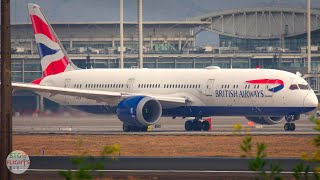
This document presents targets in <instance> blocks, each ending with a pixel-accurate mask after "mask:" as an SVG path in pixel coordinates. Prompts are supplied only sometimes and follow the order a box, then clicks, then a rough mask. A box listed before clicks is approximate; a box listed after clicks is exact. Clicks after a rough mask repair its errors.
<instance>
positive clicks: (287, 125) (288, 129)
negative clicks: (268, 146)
mask: <svg viewBox="0 0 320 180" xmlns="http://www.w3.org/2000/svg"><path fill="white" fill-rule="evenodd" d="M283 128H284V130H285V131H290V125H289V123H285V124H284V126H283Z"/></svg>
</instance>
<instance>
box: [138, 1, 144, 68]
mask: <svg viewBox="0 0 320 180" xmlns="http://www.w3.org/2000/svg"><path fill="white" fill-rule="evenodd" d="M138 24H139V68H143V29H142V0H138Z"/></svg>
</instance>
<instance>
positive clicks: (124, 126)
mask: <svg viewBox="0 0 320 180" xmlns="http://www.w3.org/2000/svg"><path fill="white" fill-rule="evenodd" d="M122 129H123V131H124V132H130V131H131V130H132V128H131V126H130V125H128V124H124V123H123V125H122Z"/></svg>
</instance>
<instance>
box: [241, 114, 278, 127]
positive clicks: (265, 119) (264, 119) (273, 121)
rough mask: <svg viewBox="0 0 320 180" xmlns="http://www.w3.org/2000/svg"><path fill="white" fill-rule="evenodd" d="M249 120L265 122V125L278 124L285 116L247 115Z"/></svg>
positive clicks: (258, 122) (259, 122)
mask: <svg viewBox="0 0 320 180" xmlns="http://www.w3.org/2000/svg"><path fill="white" fill-rule="evenodd" d="M246 118H247V119H248V120H249V121H252V122H254V123H257V124H265V125H272V124H278V123H280V122H282V121H283V120H284V117H269V116H262V117H246Z"/></svg>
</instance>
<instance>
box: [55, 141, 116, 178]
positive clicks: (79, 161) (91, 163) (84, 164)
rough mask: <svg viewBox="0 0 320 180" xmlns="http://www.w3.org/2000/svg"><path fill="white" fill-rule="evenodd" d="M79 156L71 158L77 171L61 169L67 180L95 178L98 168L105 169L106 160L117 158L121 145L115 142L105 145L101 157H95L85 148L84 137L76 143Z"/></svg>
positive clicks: (60, 173)
mask: <svg viewBox="0 0 320 180" xmlns="http://www.w3.org/2000/svg"><path fill="white" fill-rule="evenodd" d="M76 148H77V151H78V156H76V157H72V158H71V163H72V164H73V165H74V167H75V171H72V170H68V171H60V172H59V175H61V176H62V177H64V178H65V179H66V180H74V179H77V180H83V179H93V175H92V174H93V173H94V172H95V171H97V170H103V169H105V167H104V164H105V162H106V161H112V160H117V158H116V157H117V155H119V154H120V146H119V145H118V144H114V145H112V146H105V147H103V148H102V150H101V152H100V157H99V158H95V157H93V156H91V155H89V154H88V151H87V150H82V149H83V141H82V139H78V140H77V143H76Z"/></svg>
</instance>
